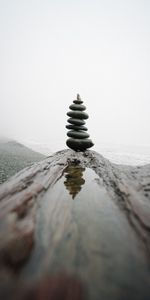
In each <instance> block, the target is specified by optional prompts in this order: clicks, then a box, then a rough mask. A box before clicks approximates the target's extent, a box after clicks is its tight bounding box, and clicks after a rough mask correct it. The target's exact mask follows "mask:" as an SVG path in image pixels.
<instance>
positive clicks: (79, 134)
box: [67, 130, 89, 139]
mask: <svg viewBox="0 0 150 300" xmlns="http://www.w3.org/2000/svg"><path fill="white" fill-rule="evenodd" d="M67 135H68V136H69V137H72V138H77V139H85V138H88V137H89V134H88V133H87V132H84V131H83V132H82V131H73V130H70V131H68V132H67Z"/></svg>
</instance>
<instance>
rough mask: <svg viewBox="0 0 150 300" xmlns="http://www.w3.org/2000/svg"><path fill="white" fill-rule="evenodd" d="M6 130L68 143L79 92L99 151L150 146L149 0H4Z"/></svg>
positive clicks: (1, 108) (0, 39) (0, 101)
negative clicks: (69, 121) (109, 147)
mask: <svg viewBox="0 0 150 300" xmlns="http://www.w3.org/2000/svg"><path fill="white" fill-rule="evenodd" d="M0 82H1V85H0V136H9V137H13V138H15V139H18V140H25V141H32V142H37V143H41V144H42V143H44V144H48V145H50V147H51V149H52V150H55V151H56V150H60V149H63V148H66V146H65V141H66V129H65V125H66V121H67V116H66V112H67V111H68V106H69V105H70V104H71V103H72V101H73V100H74V99H75V97H76V94H77V93H80V95H81V98H82V99H83V100H84V104H85V105H86V106H87V112H88V114H89V116H90V119H89V120H87V127H88V130H89V134H90V136H91V138H92V140H93V142H94V143H95V150H98V149H99V148H100V146H103V145H106V144H110V145H111V144H112V145H116V144H117V145H118V144H124V145H128V144H129V145H144V146H147V145H148V146H150V87H149V83H150V1H149V0H147V1H146V0H140V1H139V0H126V1H125V0H103V1H102V0H76V1H74V0H73V1H72V0H68V1H67V0H63V1H61V0H55V1H52V0H51V1H50V0H41V1H39V0H26V1H24V0H13V1H12V0H0Z"/></svg>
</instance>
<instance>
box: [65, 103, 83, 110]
mask: <svg viewBox="0 0 150 300" xmlns="http://www.w3.org/2000/svg"><path fill="white" fill-rule="evenodd" d="M69 108H70V109H71V110H79V111H83V110H86V106H84V105H81V104H71V105H70V106H69Z"/></svg>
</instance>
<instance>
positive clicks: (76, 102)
mask: <svg viewBox="0 0 150 300" xmlns="http://www.w3.org/2000/svg"><path fill="white" fill-rule="evenodd" d="M73 103H75V104H82V103H83V101H82V100H74V101H73Z"/></svg>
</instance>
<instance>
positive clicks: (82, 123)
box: [67, 118, 85, 125]
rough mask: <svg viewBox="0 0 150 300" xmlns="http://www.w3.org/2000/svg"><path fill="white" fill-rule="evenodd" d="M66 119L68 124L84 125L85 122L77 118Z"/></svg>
mask: <svg viewBox="0 0 150 300" xmlns="http://www.w3.org/2000/svg"><path fill="white" fill-rule="evenodd" d="M67 121H68V122H69V123H70V124H75V125H84V124H85V121H83V120H79V119H73V118H69V119H68V120H67Z"/></svg>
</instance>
